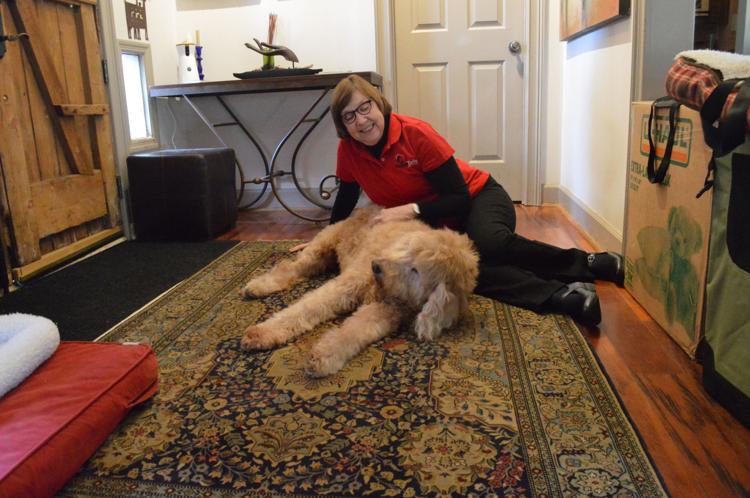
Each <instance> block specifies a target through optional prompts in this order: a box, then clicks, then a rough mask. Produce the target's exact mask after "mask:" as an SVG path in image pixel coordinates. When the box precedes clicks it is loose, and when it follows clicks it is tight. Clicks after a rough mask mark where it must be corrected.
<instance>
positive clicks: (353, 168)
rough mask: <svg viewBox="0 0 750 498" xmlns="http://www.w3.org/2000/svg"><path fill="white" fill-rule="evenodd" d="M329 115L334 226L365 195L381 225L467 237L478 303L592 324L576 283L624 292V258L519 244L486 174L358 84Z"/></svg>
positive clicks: (595, 307) (584, 292) (354, 79)
mask: <svg viewBox="0 0 750 498" xmlns="http://www.w3.org/2000/svg"><path fill="white" fill-rule="evenodd" d="M331 115H332V117H333V122H334V124H335V125H336V130H337V133H338V135H339V137H340V138H341V140H340V141H339V149H338V159H337V166H336V175H337V176H338V178H339V179H340V181H341V183H340V188H339V192H338V194H337V197H336V200H335V202H334V205H333V210H332V213H331V223H336V222H337V221H340V220H342V219H345V218H346V217H348V216H349V214H350V213H351V212H352V210H353V209H354V207H355V205H356V204H357V200H358V199H359V194H360V188H362V189H364V191H365V193H366V194H367V196H368V197H369V198H370V199H371V200H372V201H373V202H374V203H376V204H378V205H381V206H383V207H384V208H385V209H384V210H383V211H382V212H381V214H380V216H379V221H382V222H384V221H395V220H406V219H411V218H420V219H422V220H424V221H426V222H427V223H430V224H431V225H435V226H440V225H447V226H450V227H453V228H458V229H461V230H463V231H465V232H466V234H467V235H468V236H469V237H470V238H471V239H472V240H473V241H474V244H475V245H476V247H477V250H478V251H479V255H480V260H481V262H480V268H479V273H480V274H479V280H478V284H477V287H476V289H475V292H476V293H477V294H480V295H483V296H486V297H490V298H493V299H497V300H499V301H503V302H506V303H509V304H513V305H516V306H520V307H523V308H527V309H530V310H533V311H537V312H558V313H564V314H567V315H570V316H572V317H573V318H574V319H576V320H577V321H579V322H580V323H582V324H584V325H590V326H596V325H597V324H599V322H600V321H601V311H600V307H599V298H598V296H597V295H596V291H595V290H594V286H593V285H592V284H584V283H583V282H591V281H593V280H594V279H602V280H609V281H613V282H616V283H618V285H622V281H623V261H622V256H620V255H619V254H615V253H591V254H588V253H586V252H584V251H582V250H580V249H560V248H558V247H554V246H551V245H548V244H545V243H542V242H538V241H534V240H529V239H526V238H524V237H522V236H520V235H517V234H516V233H515V227H516V214H515V210H514V207H513V203H512V201H511V199H510V197H509V196H508V194H507V193H506V192H505V189H503V187H502V186H501V185H500V184H498V183H497V182H496V181H495V180H494V179H493V178H492V177H491V176H490V175H489V173H487V172H486V171H482V170H479V169H477V168H474V167H472V166H470V165H468V164H467V163H465V162H463V161H461V160H458V159H456V158H455V157H453V153H454V150H453V148H452V147H451V146H450V145H449V144H448V142H446V141H445V139H443V137H441V136H440V135H439V134H438V133H437V132H436V131H435V130H434V129H433V128H432V127H431V126H430V125H429V124H427V123H425V122H423V121H420V120H418V119H415V118H411V117H408V116H402V115H398V114H395V113H393V112H391V106H390V104H389V103H388V101H387V100H386V99H385V97H383V95H382V94H381V93H380V92H379V91H378V90H377V89H376V88H375V87H373V86H372V85H370V84H369V83H368V82H366V81H365V80H364V79H362V78H360V77H358V76H356V75H352V76H348V77H347V78H345V79H343V80H342V81H341V82H339V84H338V85H337V86H336V88H335V89H334V91H333V96H332V99H331Z"/></svg>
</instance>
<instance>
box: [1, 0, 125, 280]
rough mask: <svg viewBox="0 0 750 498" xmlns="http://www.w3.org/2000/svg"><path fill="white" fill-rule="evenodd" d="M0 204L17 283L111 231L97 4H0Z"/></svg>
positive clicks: (110, 160) (4, 0) (52, 0)
mask: <svg viewBox="0 0 750 498" xmlns="http://www.w3.org/2000/svg"><path fill="white" fill-rule="evenodd" d="M0 13H1V14H2V22H3V27H4V31H5V33H6V34H17V33H27V34H28V37H24V38H21V39H20V40H19V41H17V42H8V43H6V48H7V53H6V54H5V56H4V57H3V58H2V59H0V161H1V162H2V163H1V164H0V165H1V166H2V175H3V178H2V179H3V185H2V192H1V193H0V200H1V201H2V202H3V204H4V207H5V211H6V213H8V214H9V216H8V217H6V220H5V225H6V228H5V229H6V230H8V235H9V236H10V237H9V238H10V240H11V252H12V255H11V259H12V261H13V266H14V270H13V271H14V274H15V276H16V278H18V279H20V280H23V279H24V278H27V277H28V276H30V275H32V274H34V273H37V272H39V271H41V270H43V269H44V268H46V267H48V266H51V265H54V264H56V263H58V262H60V261H62V260H64V259H67V258H70V257H71V256H73V255H75V254H77V253H80V252H82V251H84V250H86V249H87V248H89V247H91V246H93V245H96V244H99V243H101V242H102V241H103V240H105V239H107V238H110V237H112V236H114V235H116V234H117V233H119V232H120V227H119V225H120V215H119V211H118V199H117V187H116V176H115V166H114V151H113V147H112V134H111V130H110V117H109V106H108V104H107V94H106V91H105V87H104V77H103V71H102V58H101V56H100V50H99V47H100V45H99V35H98V29H97V18H96V0H65V1H60V0H0Z"/></svg>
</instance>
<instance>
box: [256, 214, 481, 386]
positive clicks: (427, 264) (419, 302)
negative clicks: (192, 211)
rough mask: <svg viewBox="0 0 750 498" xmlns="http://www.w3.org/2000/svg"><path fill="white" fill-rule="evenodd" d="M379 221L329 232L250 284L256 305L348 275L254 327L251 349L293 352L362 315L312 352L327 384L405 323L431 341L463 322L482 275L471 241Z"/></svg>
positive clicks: (315, 372) (311, 361)
mask: <svg viewBox="0 0 750 498" xmlns="http://www.w3.org/2000/svg"><path fill="white" fill-rule="evenodd" d="M377 213H378V210H377V209H374V208H368V209H361V210H358V211H355V213H354V214H353V215H352V216H351V217H349V218H348V219H346V220H345V221H342V222H340V223H336V224H334V225H330V226H328V227H326V228H325V229H323V230H322V231H321V232H320V233H319V234H318V235H317V236H315V238H313V239H312V241H311V242H310V244H309V245H308V246H307V247H305V249H304V250H303V251H302V252H301V253H300V254H299V255H298V256H297V257H295V258H294V259H292V260H288V261H284V262H282V263H280V264H278V265H277V266H275V267H274V268H273V269H271V270H270V271H269V272H268V273H265V274H263V275H260V276H259V277H256V278H254V279H253V280H251V281H250V282H248V284H247V285H246V286H245V287H244V288H243V289H242V294H243V296H244V297H246V298H256V297H262V296H266V295H269V294H271V293H274V292H277V291H280V290H282V289H287V288H289V287H291V286H292V285H294V284H295V283H296V282H298V281H300V280H301V279H303V278H306V277H310V276H313V275H315V274H318V273H322V272H323V271H325V270H326V269H330V268H332V267H334V265H335V263H336V262H337V261H338V264H339V268H340V270H341V272H340V274H339V275H338V276H337V277H335V278H333V279H332V280H330V281H328V282H326V283H325V284H323V285H322V286H321V287H319V288H318V289H315V290H313V291H311V292H309V293H308V294H306V295H305V296H303V297H302V298H301V299H300V300H299V301H297V302H295V303H294V304H292V305H291V306H289V307H288V308H285V309H284V310H282V311H280V312H278V313H276V314H275V315H273V316H272V317H270V318H269V319H268V320H266V321H264V322H263V323H260V324H258V325H252V326H250V327H248V329H247V330H246V331H245V335H244V337H243V338H242V348H243V349H245V350H253V349H269V348H272V347H274V346H278V345H280V344H285V343H286V342H288V341H289V340H291V339H293V338H294V337H296V336H298V335H299V334H301V333H303V332H305V331H308V330H311V329H312V328H314V327H315V326H316V325H318V324H319V323H322V322H324V321H326V320H329V319H331V318H333V317H334V316H336V315H337V314H343V313H348V312H351V311H354V314H352V315H351V316H350V317H348V318H347V319H346V320H344V322H343V323H342V325H341V327H339V328H335V329H332V330H329V331H327V332H326V333H325V334H324V335H323V337H322V338H321V339H320V340H319V341H318V342H317V343H316V344H315V345H314V346H313V348H312V351H311V353H310V356H309V358H308V361H307V365H306V370H307V373H308V374H309V375H312V376H315V377H322V376H326V375H329V374H332V373H334V372H337V371H339V370H340V369H341V368H342V367H343V366H344V365H345V364H346V362H347V361H348V360H349V359H351V358H353V357H354V356H356V355H357V354H358V353H359V352H360V351H362V350H363V349H364V348H366V347H367V346H368V345H370V344H372V343H373V342H375V341H377V340H379V339H381V338H383V337H385V336H387V335H388V334H390V333H391V332H394V331H395V330H396V329H397V328H398V327H399V325H400V324H401V323H402V322H405V321H407V320H408V321H409V322H412V321H413V323H414V329H415V331H416V334H417V337H418V338H419V339H422V340H431V339H435V338H436V337H437V336H438V335H439V334H440V332H441V331H443V330H445V329H447V328H449V327H451V326H453V325H454V324H455V323H456V322H457V321H458V319H459V317H460V315H461V313H462V312H463V311H465V310H466V309H467V307H468V302H467V297H468V296H469V294H471V292H472V290H473V289H474V286H475V284H476V278H477V273H478V270H477V267H478V260H479V258H478V256H477V254H476V252H475V250H474V248H473V245H472V243H471V241H470V240H469V238H468V237H467V236H465V235H460V234H458V233H456V232H454V231H452V230H448V229H440V230H435V229H432V228H430V227H429V226H427V225H426V224H424V223H422V222H421V221H416V220H412V221H399V222H391V223H375V224H373V223H372V218H373V217H374V216H375V215H376V214H377ZM355 310H356V311H355Z"/></svg>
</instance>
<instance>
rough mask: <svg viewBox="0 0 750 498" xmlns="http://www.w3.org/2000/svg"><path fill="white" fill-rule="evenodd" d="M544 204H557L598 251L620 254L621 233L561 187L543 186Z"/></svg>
mask: <svg viewBox="0 0 750 498" xmlns="http://www.w3.org/2000/svg"><path fill="white" fill-rule="evenodd" d="M542 202H543V203H544V204H557V205H559V206H560V207H562V208H563V210H564V211H565V212H566V213H567V214H568V215H569V216H570V217H571V218H572V220H573V221H574V222H576V223H577V224H578V225H579V226H580V228H581V229H582V230H583V231H584V232H585V233H586V234H587V235H588V237H589V239H591V242H593V243H594V244H595V245H596V246H598V248H599V249H602V250H605V251H615V252H619V253H621V252H622V232H619V231H618V230H617V229H616V228H614V227H613V226H612V225H611V224H610V223H608V222H607V221H606V220H604V219H603V218H602V217H601V216H599V215H598V214H596V213H595V212H593V211H592V210H591V208H589V207H588V206H586V204H584V203H583V201H581V200H580V199H579V198H577V197H576V196H575V195H574V194H573V193H572V192H570V191H569V190H568V189H566V188H565V187H563V186H561V185H544V188H543V189H542Z"/></svg>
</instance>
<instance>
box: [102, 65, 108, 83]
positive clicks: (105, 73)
mask: <svg viewBox="0 0 750 498" xmlns="http://www.w3.org/2000/svg"><path fill="white" fill-rule="evenodd" d="M102 74H103V75H104V84H105V85H109V65H108V64H107V59H102Z"/></svg>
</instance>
